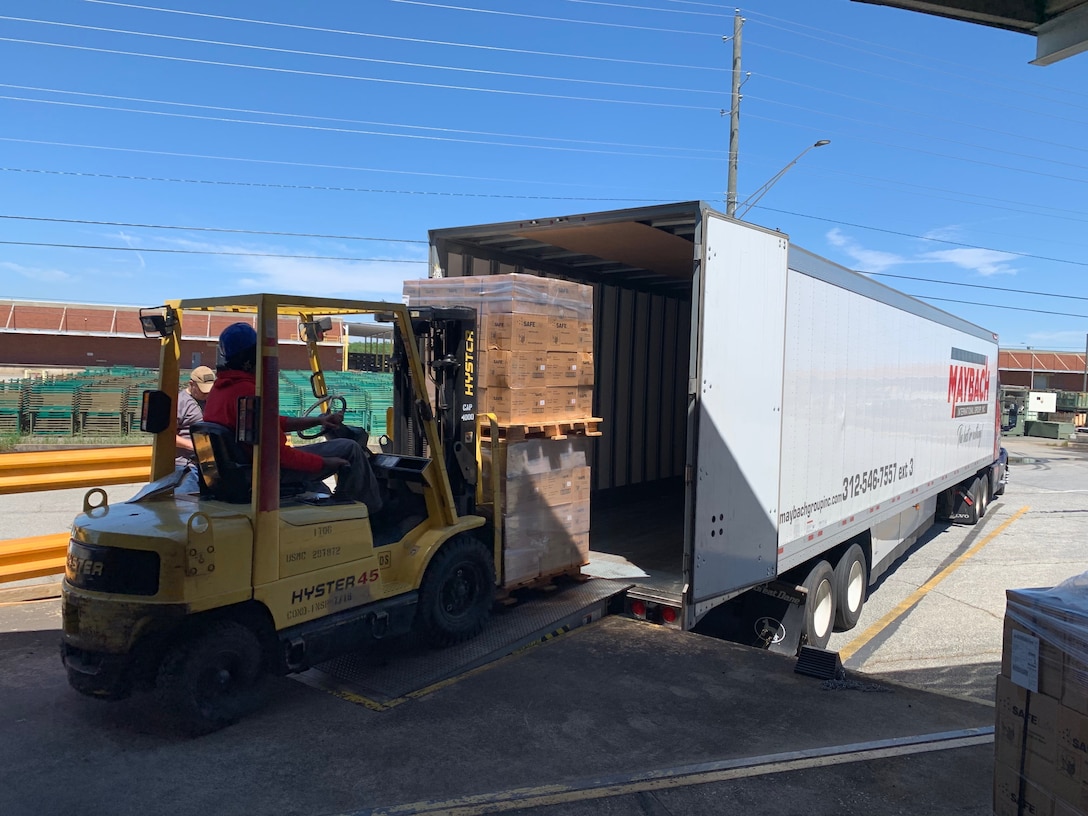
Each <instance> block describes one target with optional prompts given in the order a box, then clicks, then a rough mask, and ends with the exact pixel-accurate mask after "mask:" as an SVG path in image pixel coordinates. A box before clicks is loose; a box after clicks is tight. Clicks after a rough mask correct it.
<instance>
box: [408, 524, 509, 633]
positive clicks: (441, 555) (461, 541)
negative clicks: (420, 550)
mask: <svg viewBox="0 0 1088 816" xmlns="http://www.w3.org/2000/svg"><path fill="white" fill-rule="evenodd" d="M494 599H495V567H494V564H493V561H492V555H491V551H490V550H489V549H488V548H487V547H485V546H484V545H483V543H482V542H480V541H479V540H478V539H476V538H473V537H471V536H458V537H457V538H454V539H452V540H451V541H448V542H446V544H444V545H443V546H442V549H440V550H439V551H438V553H437V554H436V555H435V556H434V558H433V559H431V563H430V564H429V565H428V566H427V571H426V572H425V573H424V575H423V583H422V585H421V586H420V590H419V608H418V610H417V612H416V627H417V630H418V632H419V633H420V634H421V635H422V636H423V637H424V638H425V639H426V640H427V642H428V643H430V644H431V645H432V646H451V645H453V644H454V643H460V642H461V641H463V640H468V639H469V638H471V637H473V636H474V635H476V634H478V633H479V631H480V630H481V629H483V627H484V624H485V623H486V622H487V618H488V616H489V615H490V614H491V605H492V603H493V602H494Z"/></svg>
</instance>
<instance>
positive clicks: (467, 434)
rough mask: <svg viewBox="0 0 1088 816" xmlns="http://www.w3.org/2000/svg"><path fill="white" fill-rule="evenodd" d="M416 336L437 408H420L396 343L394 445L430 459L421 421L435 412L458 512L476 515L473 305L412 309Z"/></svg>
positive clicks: (397, 337)
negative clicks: (432, 386)
mask: <svg viewBox="0 0 1088 816" xmlns="http://www.w3.org/2000/svg"><path fill="white" fill-rule="evenodd" d="M409 315H410V316H411V320H412V331H413V333H414V334H415V339H416V342H417V343H418V346H419V349H418V350H419V356H420V360H421V361H422V363H423V368H424V370H425V371H426V372H427V376H428V377H430V379H431V382H432V383H433V384H434V388H433V390H431V389H427V390H428V392H429V393H430V394H431V405H417V404H416V402H415V399H414V396H413V390H412V381H411V371H410V370H409V367H408V365H407V355H406V354H405V350H404V345H403V344H404V338H402V337H401V336H400V334H399V333H397V332H395V333H394V338H393V359H392V366H393V423H392V428H391V430H392V434H391V435H392V446H393V449H394V450H395V451H396V452H398V453H402V454H406V455H410V456H429V455H430V452H429V451H428V450H427V444H426V438H425V436H424V434H423V433H422V429H421V427H420V422H421V420H422V419H424V418H426V417H427V416H428V415H429V414H430V412H431V411H433V412H434V414H435V418H436V420H437V425H438V436H439V438H440V439H441V440H442V447H443V450H444V452H445V457H446V461H445V462H443V463H442V464H443V465H444V467H445V469H446V472H447V473H448V474H449V479H450V488H451V489H452V491H453V500H454V503H455V505H456V507H457V512H458V513H460V514H462V515H465V514H471V513H474V512H475V505H476V482H477V479H478V474H477V467H476V453H475V447H476V437H475V435H476V365H477V359H478V357H477V355H478V351H477V340H476V310H475V309H472V308H470V307H467V306H428V307H417V308H410V309H409Z"/></svg>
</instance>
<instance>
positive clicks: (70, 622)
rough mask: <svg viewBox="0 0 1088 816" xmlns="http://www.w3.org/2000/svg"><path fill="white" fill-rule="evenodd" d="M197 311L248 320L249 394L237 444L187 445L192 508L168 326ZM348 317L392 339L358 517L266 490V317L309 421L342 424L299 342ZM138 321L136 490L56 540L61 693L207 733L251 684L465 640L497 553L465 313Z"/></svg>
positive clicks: (277, 488)
mask: <svg viewBox="0 0 1088 816" xmlns="http://www.w3.org/2000/svg"><path fill="white" fill-rule="evenodd" d="M197 311H206V312H228V313H233V314H234V315H242V316H244V315H246V314H251V315H252V314H255V315H256V328H257V335H258V355H257V369H256V396H255V397H249V398H244V399H242V400H240V401H239V403H240V404H239V427H238V429H237V430H236V431H230V430H228V429H226V428H224V427H222V426H217V425H212V424H211V423H201V424H199V425H197V426H195V427H194V428H193V430H192V435H193V442H194V447H195V449H196V453H197V458H198V462H199V477H200V478H199V482H200V490H199V493H183V492H181V486H182V484H183V478H182V477H183V476H184V471H180V470H176V469H175V465H174V458H175V442H174V435H175V428H176V423H177V420H176V404H175V400H176V399H177V393H178V388H177V386H178V381H179V379H178V375H179V366H178V360H179V356H180V350H181V336H182V325H181V315H182V314H183V312H184V313H187V314H189V315H191V314H192V313H193V312H197ZM360 315H373V316H377V317H378V319H384V320H386V321H390V322H392V323H393V327H394V340H395V343H394V360H393V361H394V391H395V393H394V407H393V411H392V414H393V415H392V417H391V420H392V425H390V432H391V436H392V439H389V438H387V437H383V439H382V451H381V452H380V453H377V454H374V455H373V456H371V457H370V462H371V466H372V468H373V469H374V472H375V474H376V476H377V477H378V481H379V483H380V486H381V489H382V495H383V499H384V504H383V507H382V510H381V511H380V513H378V514H377V515H376V516H375V517H371V514H370V513H369V512H368V508H367V507H366V505H364V504H362V503H360V502H349V503H333V502H332V501H331V500H330V498H329V496H328V495H326V493H327V490H325V492H324V493H322V492H319V491H318V490H315V489H314V486H313V485H309V486H304V485H299V486H297V487H292V486H290V485H281V482H280V476H279V447H280V439H281V437H280V434H281V431H280V425H279V421H278V417H279V414H280V410H279V404H280V401H279V359H278V345H279V338H278V336H277V334H278V331H279V327H280V325H281V323H280V318H281V317H283V316H290V317H292V318H294V319H297V320H298V324H299V336H300V339H302V340H304V341H305V342H306V343H307V345H308V347H309V358H310V362H311V368H312V371H313V373H312V376H311V379H310V382H311V385H312V389H313V392H314V400H315V401H314V404H313V405H312V406H311V407H310V409H309V411H307V414H312V413H314V412H316V411H320V412H326V411H330V410H331V411H336V412H341V411H343V410H344V409H345V408H346V407H347V402H346V399H345V397H344V396H340V395H336V394H329V393H328V391H327V389H326V385H325V377H324V374H323V372H322V370H321V365H320V361H319V359H318V346H317V343H318V341H319V340H320V339H321V338H322V337H323V332H324V331H325V330H327V329H328V328H329V327H330V325H331V318H333V317H341V318H343V317H347V316H360ZM141 322H142V324H143V326H144V333H145V335H147V336H149V337H154V338H158V339H159V340H160V343H161V365H160V374H159V383H158V388H157V390H149V391H147V392H145V393H144V399H143V410H142V414H141V423H140V427H141V429H143V430H145V431H148V432H151V433H154V434H155V437H154V448H153V455H152V473H151V480H150V483H149V484H148V485H147V486H145V487H144V488H143V489H141V490H140V491H139V492H138V493H137V494H136V495H135V496H134V497H133V498H131V499H130V500H128V501H126V502H123V503H121V504H117V505H112V506H111V505H110V504H109V503H108V501H107V499H106V494H105V492H104V491H102V490H100V489H97V488H96V489H92V490H90V491H89V492H88V493H87V495H86V497H85V498H84V502H83V513H82V514H81V515H80V516H79V517H78V518H77V519H76V520H75V522H74V524H73V526H72V534H71V541H70V544H69V548H68V563H67V571H66V575H65V580H64V584H63V611H64V636H63V643H62V652H63V659H64V665H65V667H66V668H67V672H68V679H69V682H70V683H71V685H72V686H73V687H74V688H76V689H77V690H79V691H80V692H83V693H85V694H88V695H91V696H95V697H100V698H105V699H119V698H122V697H125V696H127V695H128V694H130V693H131V692H133V691H136V690H143V689H150V688H154V690H155V692H156V693H157V695H158V696H159V698H160V700H161V703H162V707H163V708H164V710H165V711H166V713H167V714H168V715H170V716H171V717H172V718H173V719H174V720H175V721H176V722H177V724H178V725H179V726H180V727H181V728H182V729H183V730H185V731H188V732H190V733H206V732H209V731H213V730H216V729H218V728H221V727H223V726H224V725H227V724H229V723H231V722H233V721H235V720H236V719H238V718H239V717H241V716H243V715H244V714H246V713H248V712H250V711H252V710H254V709H255V708H257V707H258V706H259V705H260V704H261V702H262V697H263V695H262V691H263V686H264V684H263V680H264V678H265V677H266V676H267V675H268V674H272V673H280V674H285V673H290V672H298V671H304V670H305V669H307V668H309V667H311V666H313V665H315V664H317V663H320V662H322V661H325V660H328V659H330V658H332V657H335V656H337V655H339V654H343V653H345V652H348V651H354V650H357V649H360V648H363V647H365V646H366V644H367V643H368V642H371V641H373V640H375V639H380V638H386V637H392V636H394V635H398V634H404V633H408V632H410V631H412V630H415V632H417V633H418V635H419V636H421V637H422V638H423V639H424V640H425V641H427V642H429V643H430V644H432V645H436V646H442V645H448V644H452V643H456V642H459V641H462V640H465V639H468V638H470V637H472V636H473V635H475V634H476V633H477V632H479V631H480V629H481V628H482V627H483V626H484V623H485V621H486V619H487V617H488V615H489V614H490V612H491V607H492V603H493V599H494V593H495V582H496V577H495V576H496V563H497V553H496V551H495V547H496V546H497V545H496V544H495V537H493V536H492V535H491V533H490V531H489V528H488V527H487V526H485V520H484V518H483V517H481V516H479V515H475V514H474V510H475V500H476V494H475V491H476V485H477V475H476V474H477V466H476V463H477V455H478V451H477V450H476V425H475V403H474V400H473V392H474V388H473V380H472V366H471V365H466V355H469V356H468V357H467V361H468V362H471V354H472V352H473V342H474V334H475V313H474V311H473V310H471V309H464V308H461V309H433V310H424V311H422V312H420V311H418V310H415V311H413V312H411V313H410V312H409V311H408V309H407V308H406V307H404V306H401V305H396V304H389V303H372V302H349V301H342V300H331V299H316V298H306V297H292V296H282V295H268V294H262V295H249V296H241V297H234V298H229V299H207V300H192V301H176V302H171V303H170V304H169V305H167V306H164V307H157V308H156V309H154V310H143V312H142V313H141ZM425 366H426V368H429V369H430V372H429V375H428V373H426V372H425ZM428 379H430V380H432V381H433V382H434V383H435V393H434V397H433V402H432V397H431V395H429V394H428V389H427V385H426V384H427V382H428ZM432 406H433V407H432ZM436 412H437V414H438V417H437V419H436V417H435V413H436ZM356 430H358V429H356ZM362 437H364V438H363V439H362V441H363V442H364V448H365V446H366V445H365V442H366V440H365V433H362ZM307 487H309V489H308V490H307V489H306V488H307ZM318 488H319V490H324V488H323V487H322V486H321V485H320V483H319V484H318Z"/></svg>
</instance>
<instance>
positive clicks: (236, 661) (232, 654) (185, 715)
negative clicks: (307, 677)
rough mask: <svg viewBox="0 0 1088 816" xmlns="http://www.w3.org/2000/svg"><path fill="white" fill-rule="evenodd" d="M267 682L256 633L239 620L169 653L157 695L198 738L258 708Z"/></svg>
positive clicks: (161, 668)
mask: <svg viewBox="0 0 1088 816" xmlns="http://www.w3.org/2000/svg"><path fill="white" fill-rule="evenodd" d="M266 680H267V675H266V674H265V661H264V652H263V650H262V648H261V643H260V641H259V640H258V638H257V635H256V634H255V633H254V632H253V631H252V630H251V629H249V628H248V627H246V626H243V625H242V624H241V623H237V622H236V621H220V622H219V623H216V624H214V625H212V626H211V627H210V628H209V629H207V630H206V631H204V632H202V633H200V634H198V635H196V636H195V637H192V638H190V639H189V640H186V641H184V642H182V643H181V644H180V645H178V646H175V647H174V648H172V649H171V650H170V651H169V652H167V654H166V656H165V657H164V658H163V661H162V663H161V664H160V665H159V672H158V677H157V678H156V682H155V695H156V697H157V698H158V700H159V703H160V705H161V706H162V707H163V709H164V710H165V711H167V712H168V714H169V716H170V717H171V718H172V719H173V720H174V723H175V725H176V726H177V727H178V728H179V729H180V730H182V731H184V732H186V733H188V734H190V735H192V736H199V735H202V734H210V733H211V732H213V731H218V730H219V729H220V728H224V727H225V726H228V725H230V724H232V723H234V722H237V721H238V720H239V719H241V718H242V717H244V716H245V715H247V714H250V713H252V712H254V711H256V710H257V709H258V708H260V707H261V706H262V705H263V704H264V701H265V695H266V689H267V684H266Z"/></svg>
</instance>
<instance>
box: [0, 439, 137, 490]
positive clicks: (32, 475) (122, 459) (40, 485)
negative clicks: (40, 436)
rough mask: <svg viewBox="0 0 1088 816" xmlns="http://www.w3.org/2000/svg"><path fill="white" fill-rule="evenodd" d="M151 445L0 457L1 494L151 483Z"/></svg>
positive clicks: (7, 454) (34, 452)
mask: <svg viewBox="0 0 1088 816" xmlns="http://www.w3.org/2000/svg"><path fill="white" fill-rule="evenodd" d="M150 473H151V446H150V445H132V446H128V447H118V448H86V449H83V450H56V451H27V452H22V453H2V454H0V495H10V494H12V493H33V492H35V491H38V490H64V489H67V488H70V487H100V486H102V485H113V484H128V483H130V482H143V481H147V478H148V476H149V475H150Z"/></svg>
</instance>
